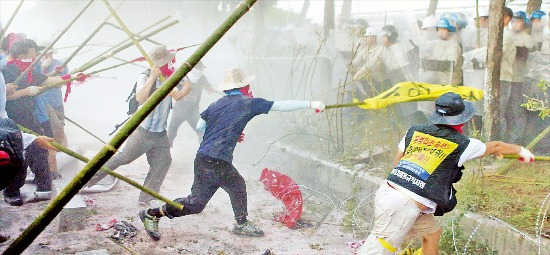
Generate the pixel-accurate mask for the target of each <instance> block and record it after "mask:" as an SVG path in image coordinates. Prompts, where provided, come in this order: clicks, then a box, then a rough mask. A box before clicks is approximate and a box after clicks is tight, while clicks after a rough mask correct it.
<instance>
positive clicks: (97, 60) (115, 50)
mask: <svg viewBox="0 0 550 255" xmlns="http://www.w3.org/2000/svg"><path fill="white" fill-rule="evenodd" d="M178 22H179V21H177V20H174V21H172V22H170V23H167V24H166V25H164V26H162V27H160V28H158V29H156V30H154V31H151V32H149V33H147V34H145V35H143V36H142V37H139V38H137V40H138V41H143V40H145V39H146V38H149V37H151V36H153V35H156V34H158V33H160V32H161V31H164V30H165V29H167V28H169V27H171V26H173V25H175V24H177V23H178ZM132 45H134V44H133V43H132V42H128V43H126V44H122V45H120V46H118V47H116V48H115V49H113V50H109V51H107V52H106V54H104V55H102V56H101V57H99V58H97V59H95V60H93V61H92V62H89V63H86V64H84V65H83V66H81V67H79V68H77V69H75V70H74V71H72V72H71V74H75V73H80V72H83V71H86V70H88V69H90V68H91V67H93V66H95V65H97V64H99V63H101V62H103V61H104V60H105V59H108V58H110V57H111V56H113V55H115V54H117V53H119V52H121V51H123V50H125V49H127V48H128V47H130V46H132Z"/></svg>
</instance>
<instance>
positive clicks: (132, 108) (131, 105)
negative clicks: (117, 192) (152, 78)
mask: <svg viewBox="0 0 550 255" xmlns="http://www.w3.org/2000/svg"><path fill="white" fill-rule="evenodd" d="M141 74H145V75H147V78H149V75H151V69H147V70H145V71H143V73H141ZM156 90H157V87H156V86H155V85H153V86H151V91H150V92H149V95H151V94H153V93H154V92H155V91H156ZM136 94H137V81H136V82H135V83H134V88H132V92H131V93H130V95H128V98H126V102H127V103H128V112H127V113H126V114H128V115H130V116H129V117H128V118H127V119H126V120H124V121H123V122H122V123H120V124H116V125H115V130H114V131H113V132H111V133H110V134H109V135H113V134H114V133H115V132H116V131H117V130H118V128H120V127H121V126H122V125H124V123H126V121H128V120H129V119H130V117H132V115H133V114H134V113H136V111H137V109H138V108H139V102H138V101H137V100H136Z"/></svg>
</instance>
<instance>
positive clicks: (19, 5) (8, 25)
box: [0, 0, 25, 43]
mask: <svg viewBox="0 0 550 255" xmlns="http://www.w3.org/2000/svg"><path fill="white" fill-rule="evenodd" d="M23 2H25V0H21V1H19V4H18V5H17V7H16V8H15V11H13V13H12V14H11V16H10V19H9V20H8V23H6V25H5V26H4V27H3V28H2V32H0V38H3V37H4V35H5V34H6V31H8V27H10V25H11V22H12V21H13V19H14V18H15V16H16V15H17V13H18V12H19V9H21V5H23ZM1 42H2V41H0V43H1Z"/></svg>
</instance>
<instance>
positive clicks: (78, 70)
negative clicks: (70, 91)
mask: <svg viewBox="0 0 550 255" xmlns="http://www.w3.org/2000/svg"><path fill="white" fill-rule="evenodd" d="M168 19H170V16H166V17H164V18H163V19H161V20H159V21H157V22H155V23H153V24H151V25H149V26H148V27H146V28H144V29H142V30H141V31H139V32H137V33H138V34H141V33H144V32H145V31H147V30H149V29H150V28H152V27H154V26H156V25H158V24H160V23H162V22H164V21H166V20H168ZM129 41H130V39H125V40H124V41H122V42H120V43H118V44H116V45H114V46H112V47H111V48H109V49H107V50H106V51H104V52H102V53H101V54H99V55H98V56H97V57H95V58H92V59H90V60H89V61H88V62H86V63H85V64H84V65H83V66H86V65H88V64H90V63H92V62H94V61H95V60H97V59H98V58H101V57H102V56H104V55H108V54H109V52H111V51H113V50H115V49H116V48H117V47H120V46H121V45H124V44H125V43H127V42H129ZM74 72H82V70H80V69H77V70H75V71H74Z"/></svg>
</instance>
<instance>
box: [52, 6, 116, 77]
mask: <svg viewBox="0 0 550 255" xmlns="http://www.w3.org/2000/svg"><path fill="white" fill-rule="evenodd" d="M125 1H126V0H124V1H122V2H120V4H118V6H117V7H116V8H115V9H118V8H120V7H121V6H122V4H124V2H125ZM110 18H111V14H110V13H109V16H107V18H105V19H104V20H103V22H101V23H100V24H99V26H97V27H96V29H94V31H92V33H91V34H90V35H89V36H88V37H87V38H86V39H85V40H84V42H82V43H81V44H80V45H79V46H78V48H76V49H75V50H74V51H73V53H71V55H70V56H69V57H68V58H66V59H65V60H64V61H63V64H61V67H66V66H67V64H68V63H69V61H71V60H72V59H73V58H74V57H75V56H76V55H77V54H78V52H79V51H80V50H81V49H82V48H84V46H86V45H87V44H88V42H89V41H90V40H92V38H93V37H94V36H95V35H96V34H97V33H98V32H99V31H100V30H101V28H103V26H104V25H105V23H106V22H107V21H108V20H109V19H110ZM58 74H59V72H58V71H57V69H56V70H54V71H53V73H52V75H51V76H57V75H58Z"/></svg>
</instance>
